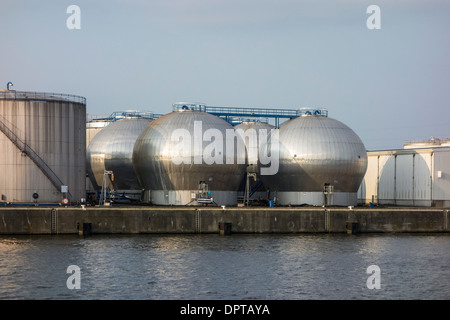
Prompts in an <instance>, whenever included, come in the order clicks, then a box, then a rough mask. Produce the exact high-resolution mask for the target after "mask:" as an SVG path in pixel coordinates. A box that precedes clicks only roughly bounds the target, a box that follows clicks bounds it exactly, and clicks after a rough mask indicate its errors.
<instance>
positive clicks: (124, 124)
mask: <svg viewBox="0 0 450 320" xmlns="http://www.w3.org/2000/svg"><path fill="white" fill-rule="evenodd" d="M151 122H152V119H148V118H125V119H120V120H116V121H114V122H111V123H110V124H109V125H108V126H106V127H104V128H103V129H102V130H101V131H99V132H98V133H97V134H96V135H95V136H94V138H93V139H92V141H91V143H90V144H89V147H88V149H87V152H86V158H87V171H88V175H89V178H90V180H91V182H92V184H93V186H94V188H95V189H97V190H99V189H101V188H102V184H103V179H104V171H105V170H106V171H112V173H113V175H106V176H105V178H106V182H107V185H106V186H107V187H108V188H110V189H113V190H114V191H116V192H119V193H120V192H122V193H127V191H128V194H127V195H130V194H136V195H135V197H137V198H140V191H141V189H142V188H141V186H140V185H139V181H138V179H137V176H136V174H135V172H134V168H133V148H134V144H135V143H136V140H137V138H138V137H139V135H140V134H141V133H142V132H143V131H144V130H145V129H146V128H147V126H148V125H149V124H150V123H151ZM112 177H113V180H112V181H111V178H112ZM133 190H137V191H139V192H134V191H133ZM131 191H133V192H131Z"/></svg>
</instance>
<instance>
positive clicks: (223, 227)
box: [219, 222, 231, 236]
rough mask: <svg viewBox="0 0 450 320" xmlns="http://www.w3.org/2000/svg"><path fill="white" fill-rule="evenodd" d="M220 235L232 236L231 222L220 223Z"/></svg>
mask: <svg viewBox="0 0 450 320" xmlns="http://www.w3.org/2000/svg"><path fill="white" fill-rule="evenodd" d="M219 233H220V235H221V236H224V235H225V236H228V235H230V234H231V222H219Z"/></svg>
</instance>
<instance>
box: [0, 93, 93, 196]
mask: <svg viewBox="0 0 450 320" xmlns="http://www.w3.org/2000/svg"><path fill="white" fill-rule="evenodd" d="M0 171H1V177H0V201H3V202H13V203H17V202H34V203H45V202H52V203H55V202H56V203H58V202H60V201H61V200H62V199H63V198H68V199H70V200H71V201H72V202H77V201H80V200H81V199H82V198H85V197H86V189H85V182H86V181H85V179H86V178H85V177H86V99H85V98H83V97H79V96H74V95H67V94H55V93H44V92H25V91H13V90H6V91H0ZM66 187H67V188H66Z"/></svg>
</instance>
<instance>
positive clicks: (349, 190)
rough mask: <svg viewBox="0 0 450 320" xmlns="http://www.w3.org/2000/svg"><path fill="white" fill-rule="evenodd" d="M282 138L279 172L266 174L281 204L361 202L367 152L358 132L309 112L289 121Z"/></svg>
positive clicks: (336, 121)
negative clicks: (359, 196)
mask: <svg viewBox="0 0 450 320" xmlns="http://www.w3.org/2000/svg"><path fill="white" fill-rule="evenodd" d="M278 134H279V139H278V143H279V168H278V172H277V173H276V174H275V175H265V176H262V178H263V181H264V184H265V186H266V187H267V188H269V189H270V192H271V193H272V195H273V196H275V197H276V203H277V204H281V205H304V204H306V205H316V206H317V205H320V206H321V205H338V206H350V205H356V204H357V191H358V188H359V186H360V184H361V181H362V179H363V178H364V175H365V172H366V169H367V153H366V148H365V147H364V144H363V143H362V141H361V139H360V138H359V137H358V136H357V135H356V134H355V132H354V131H353V130H352V129H350V128H349V127H348V126H346V125H345V124H343V123H342V122H340V121H338V120H335V119H331V118H328V117H327V116H324V115H314V114H305V115H302V116H300V117H297V118H294V119H291V120H288V121H286V122H284V123H283V124H282V125H281V126H280V129H279V132H278Z"/></svg>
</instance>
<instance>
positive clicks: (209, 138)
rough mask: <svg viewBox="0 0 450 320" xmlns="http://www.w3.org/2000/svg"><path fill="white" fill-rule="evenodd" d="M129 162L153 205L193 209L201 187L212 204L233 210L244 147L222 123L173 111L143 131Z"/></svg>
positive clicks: (214, 118)
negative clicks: (207, 194)
mask: <svg viewBox="0 0 450 320" xmlns="http://www.w3.org/2000/svg"><path fill="white" fill-rule="evenodd" d="M240 147H242V148H240ZM238 149H239V150H238ZM133 163H134V167H135V170H136V173H137V175H138V178H139V181H140V183H141V185H142V186H143V187H144V188H145V189H146V191H149V192H150V201H151V202H152V203H153V204H156V205H189V204H191V205H196V204H199V203H200V199H199V194H200V191H205V189H203V188H202V186H204V185H205V184H206V185H207V191H208V193H209V194H210V196H211V197H212V199H213V201H214V203H215V204H217V205H235V204H236V203H237V190H238V187H239V183H240V182H241V179H242V176H243V173H244V172H245V146H244V144H243V141H242V140H241V138H240V136H239V135H236V133H235V131H234V128H233V126H231V125H230V124H229V123H227V122H226V121H225V120H223V119H221V118H219V117H217V116H214V115H211V114H209V113H205V112H202V111H194V110H179V111H174V112H171V113H169V114H166V115H164V116H162V117H160V118H158V119H156V120H154V121H153V122H152V123H151V124H150V125H149V126H148V127H147V129H146V130H145V131H144V132H143V133H142V134H141V136H140V137H139V139H138V140H137V142H136V145H135V147H134V153H133ZM202 182H203V183H202Z"/></svg>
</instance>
